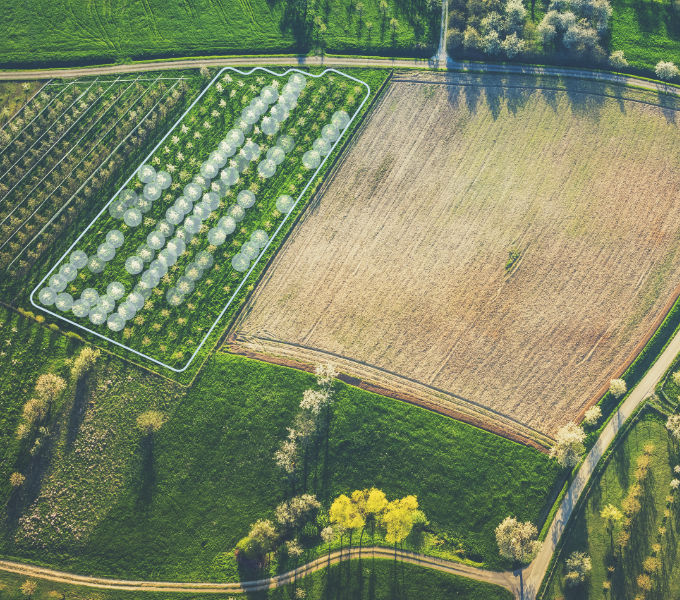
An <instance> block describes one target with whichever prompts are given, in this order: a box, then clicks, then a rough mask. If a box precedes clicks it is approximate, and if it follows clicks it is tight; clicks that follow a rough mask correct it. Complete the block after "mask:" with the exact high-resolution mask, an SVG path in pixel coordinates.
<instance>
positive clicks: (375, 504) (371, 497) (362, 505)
mask: <svg viewBox="0 0 680 600" xmlns="http://www.w3.org/2000/svg"><path fill="white" fill-rule="evenodd" d="M351 499H352V502H353V503H354V504H355V505H356V507H357V510H358V511H359V514H360V515H361V516H362V517H363V518H364V521H365V525H364V529H365V526H366V525H370V526H371V536H372V535H373V534H374V533H375V525H376V523H377V522H378V521H379V520H380V516H381V515H382V513H383V511H384V510H385V507H386V506H387V497H386V496H385V493H384V492H383V491H382V490H379V489H377V488H370V489H365V490H355V491H354V492H352V497H351ZM363 533H364V531H363V530H362V531H361V534H362V537H363Z"/></svg>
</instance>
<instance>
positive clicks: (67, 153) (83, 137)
mask: <svg viewBox="0 0 680 600" xmlns="http://www.w3.org/2000/svg"><path fill="white" fill-rule="evenodd" d="M133 83H134V82H133ZM133 83H131V84H130V85H129V86H128V87H127V89H126V90H125V91H124V92H123V93H122V94H121V95H120V96H119V97H118V98H116V100H115V101H114V102H113V104H111V105H110V106H109V107H108V108H107V109H106V110H104V112H103V113H102V114H101V115H100V116H99V117H98V118H97V119H96V120H95V122H94V123H91V124H90V126H89V127H88V129H87V131H86V132H85V133H83V135H81V136H80V139H79V140H78V141H77V142H75V144H72V145H71V149H70V150H69V151H68V152H66V154H64V155H63V156H62V157H61V158H60V159H59V161H58V162H57V163H56V164H55V165H54V166H53V167H52V168H51V169H50V170H49V171H48V172H47V173H46V174H45V175H43V177H42V179H41V180H40V181H39V182H38V183H36V184H35V185H34V186H33V188H32V189H31V191H30V192H27V193H26V194H22V196H23V198H22V199H21V200H19V201H18V202H17V203H16V204H14V208H12V210H10V211H9V212H8V213H7V215H5V217H4V218H3V219H2V220H0V225H2V224H3V223H5V221H7V219H9V218H10V217H11V216H12V215H13V214H14V213H15V212H16V211H17V210H18V209H19V207H20V206H21V205H22V204H23V203H24V202H25V201H26V200H28V199H29V198H30V196H31V194H32V193H33V192H35V190H36V189H37V188H38V186H39V185H40V184H41V183H42V182H43V181H45V179H47V178H48V177H49V176H50V174H51V173H52V172H53V171H54V170H55V169H56V168H57V167H58V166H59V165H60V164H61V163H62V162H63V161H64V160H65V159H66V158H68V157H69V156H70V155H71V152H73V151H74V150H77V149H78V148H79V147H80V143H81V142H82V141H83V140H84V139H85V138H86V137H87V135H88V134H89V133H90V132H91V131H92V130H93V129H94V127H95V126H96V125H97V123H99V121H101V120H102V119H103V118H104V117H105V116H106V114H107V113H108V112H109V111H110V110H111V109H112V108H113V107H114V106H116V103H117V102H118V100H119V99H120V97H121V96H123V95H124V94H125V93H126V92H127V91H128V90H129V89H130V88H131V87H132V85H133ZM112 87H113V84H111V85H110V86H109V87H107V88H106V90H105V91H104V93H106V92H108V91H109V90H110V89H111V88H112ZM100 99H101V98H100ZM72 172H73V171H71V173H72ZM69 175H70V173H69ZM64 181H65V179H62V180H61V181H60V182H59V184H58V185H57V186H56V187H55V188H54V189H53V190H52V191H51V192H50V194H49V196H47V198H45V200H43V201H42V202H41V203H40V205H39V206H38V208H36V209H35V211H34V212H33V213H32V214H31V216H30V217H28V219H26V221H24V222H23V223H22V224H21V225H20V226H19V227H18V228H17V229H16V230H15V231H14V233H12V235H11V236H10V237H8V238H7V239H6V240H5V241H4V242H3V243H2V244H0V250H2V249H3V248H4V247H5V244H7V242H8V241H9V240H10V239H12V238H13V237H14V236H15V235H16V233H17V232H18V231H19V230H20V229H21V228H22V227H23V226H24V225H25V224H26V222H27V221H28V220H29V219H30V218H31V217H33V215H34V214H35V213H36V212H38V210H40V208H41V207H42V205H43V204H45V202H47V200H48V199H49V198H50V197H51V196H52V194H53V193H54V192H55V190H56V189H57V188H59V186H60V185H61V184H62V183H64Z"/></svg>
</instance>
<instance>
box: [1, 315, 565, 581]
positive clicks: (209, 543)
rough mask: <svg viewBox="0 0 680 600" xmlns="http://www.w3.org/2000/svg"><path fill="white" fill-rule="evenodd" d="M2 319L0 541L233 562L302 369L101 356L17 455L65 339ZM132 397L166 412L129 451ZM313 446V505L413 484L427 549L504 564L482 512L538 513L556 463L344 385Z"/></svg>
mask: <svg viewBox="0 0 680 600" xmlns="http://www.w3.org/2000/svg"><path fill="white" fill-rule="evenodd" d="M2 320H3V321H4V325H3V330H7V328H10V330H11V329H12V328H16V329H17V332H16V333H14V335H13V339H23V340H25V341H23V343H22V344H21V346H22V347H23V348H25V350H24V349H21V350H20V349H19V346H18V345H17V346H16V347H15V346H10V347H9V351H8V352H7V354H6V355H5V356H4V357H2V363H3V365H4V371H3V372H5V373H10V372H12V373H16V372H21V373H23V376H22V381H23V384H22V385H21V386H19V387H17V384H16V383H15V382H16V378H15V377H11V376H9V375H8V376H7V378H6V380H4V381H3V389H2V391H3V394H2V397H3V401H4V402H5V406H4V411H3V414H6V415H7V416H6V417H5V418H4V419H3V421H2V423H1V425H2V431H1V432H0V433H1V435H2V439H3V440H4V445H5V446H6V447H5V448H3V452H4V456H5V460H4V461H3V466H2V468H3V472H2V475H0V476H1V477H2V480H3V484H2V493H3V496H4V502H8V501H9V505H8V510H9V512H8V516H9V518H8V519H7V520H5V521H3V526H2V530H1V536H2V539H1V540H0V551H2V553H3V554H4V555H6V556H13V557H19V558H27V559H30V560H33V561H39V562H41V563H48V564H51V565H55V566H58V567H62V568H67V569H72V570H74V571H78V572H83V573H97V574H102V575H117V576H126V577H144V578H149V577H154V578H168V579H180V580H181V579H184V580H187V579H193V580H196V579H213V580H215V579H216V580H223V579H235V578H237V577H238V573H237V570H236V564H235V561H234V557H233V551H232V549H233V548H234V546H235V544H236V542H237V541H238V539H240V538H241V537H242V536H243V535H244V534H245V533H246V532H247V530H248V527H249V525H250V524H251V523H252V522H253V521H255V520H256V519H258V518H262V517H269V516H271V515H272V513H273V509H274V507H275V506H276V504H277V503H278V502H280V501H281V500H282V499H284V497H285V495H286V493H287V492H289V491H290V490H289V489H287V484H286V483H285V481H284V479H283V478H282V476H281V472H280V471H278V469H277V468H276V467H275V465H274V461H273V459H272V455H273V452H274V450H275V449H276V447H277V444H278V442H279V441H280V440H281V439H282V438H283V437H284V436H285V434H286V427H288V426H290V424H291V422H292V418H293V415H294V412H295V410H296V407H297V404H298V402H299V398H300V395H301V393H302V391H303V390H304V389H306V388H307V387H308V386H310V385H311V384H312V381H313V378H312V377H311V376H310V375H307V374H304V373H300V372H297V371H293V370H289V369H285V368H280V367H275V366H271V365H267V364H264V363H259V362H255V361H250V360H247V359H244V358H240V357H234V356H228V355H225V354H217V355H215V356H214V357H213V358H211V359H210V361H209V362H208V364H207V365H206V367H205V368H204V370H203V371H202V372H201V374H200V375H199V377H198V380H197V382H196V384H195V385H194V386H193V387H192V388H191V389H190V390H189V391H185V390H184V389H182V388H178V387H177V386H176V385H175V384H172V383H170V382H165V381H164V380H161V379H160V378H158V377H156V376H153V375H150V374H146V373H145V372H143V371H141V370H140V369H138V368H136V367H133V366H129V365H128V364H126V363H124V362H122V361H120V360H119V359H117V358H114V357H110V358H105V357H104V356H102V358H101V359H100V361H99V363H98V366H97V368H96V370H95V371H94V372H93V373H92V374H91V375H90V376H89V377H90V378H89V380H88V384H87V386H85V387H83V386H80V387H78V388H74V386H73V384H71V385H70V387H69V388H68V390H67V391H66V392H65V395H64V400H63V406H61V407H60V410H59V411H56V412H55V414H54V415H53V423H52V425H50V431H51V437H50V439H51V446H50V449H49V451H47V452H43V454H42V455H40V456H42V458H39V459H37V460H36V459H33V460H31V459H30V458H26V457H25V454H26V453H25V452H23V453H22V454H21V456H23V457H24V458H21V459H19V458H18V456H19V450H20V447H19V445H18V444H16V443H15V442H14V441H13V440H14V437H13V436H14V432H15V430H16V426H17V422H18V416H19V413H20V408H21V406H22V404H23V403H24V402H25V401H26V400H27V399H28V397H29V394H30V391H31V388H32V382H33V381H34V380H35V378H36V377H37V375H38V374H39V372H40V370H41V366H42V363H41V360H40V357H41V356H44V355H47V354H50V355H52V356H55V357H56V358H55V361H56V362H55V365H54V366H55V368H58V367H59V365H60V364H62V365H64V366H63V369H66V368H67V365H66V364H65V363H64V361H63V357H64V356H65V355H68V354H69V351H68V349H67V348H66V345H67V344H66V339H65V338H63V337H62V336H60V335H58V334H56V333H50V332H48V331H46V330H45V329H44V328H42V327H39V326H37V325H36V324H34V323H33V324H31V323H30V322H29V321H27V320H25V319H23V318H21V317H18V316H15V315H13V314H11V313H7V312H3V317H2ZM51 348H56V349H57V351H51V350H50V349H51ZM59 357H62V358H59ZM57 359H58V360H57ZM10 367H11V369H10ZM148 408H160V409H162V410H164V411H166V412H167V413H168V414H169V415H170V420H169V421H168V423H167V424H166V425H165V426H164V427H163V429H162V430H161V431H160V432H159V434H158V435H157V437H156V441H155V444H154V448H153V460H149V459H148V457H147V458H146V460H145V458H144V455H143V453H142V452H141V448H140V435H139V433H138V432H137V431H136V428H135V425H134V421H135V418H136V416H137V415H138V414H139V413H140V412H142V411H143V410H146V409H148ZM316 453H318V458H317V459H315V460H310V465H315V467H314V468H310V469H309V475H308V477H307V486H306V487H307V489H308V490H310V491H313V492H315V493H317V494H318V496H319V498H320V499H321V500H322V501H323V504H324V506H326V507H328V504H329V500H330V499H331V498H333V497H335V496H336V495H337V494H339V493H342V492H348V491H351V490H353V489H356V488H363V487H367V486H371V485H376V486H378V487H381V488H383V489H384V490H385V492H386V493H387V495H388V497H397V496H403V495H406V494H409V493H414V494H417V496H418V497H419V499H420V503H421V506H422V508H423V510H424V511H425V513H426V514H427V516H428V517H429V519H430V521H431V529H432V532H433V533H432V538H431V541H432V544H433V545H434V546H436V547H437V548H438V551H439V552H440V553H444V554H448V555H452V554H454V553H457V554H459V555H460V556H461V557H467V558H470V559H473V560H478V561H480V562H484V563H486V564H487V565H488V566H490V567H494V568H498V567H505V566H506V565H505V563H504V562H503V561H502V560H500V558H499V557H498V554H497V552H496V549H495V542H494V539H493V529H494V527H495V526H496V524H497V523H498V522H500V521H501V520H502V518H503V517H504V516H506V515H507V514H514V515H517V516H518V517H520V518H522V519H531V520H533V521H534V522H536V523H537V524H538V525H539V526H540V522H541V520H542V518H543V517H544V516H545V512H546V510H547V508H548V507H547V506H546V503H547V502H548V501H549V497H550V495H551V490H552V488H553V486H554V485H555V482H556V479H557V477H558V472H557V469H556V467H555V465H554V463H552V462H551V461H549V460H548V458H547V457H546V456H545V455H543V454H539V453H538V452H536V451H534V450H532V449H529V448H527V447H524V446H521V445H518V444H515V443H513V442H509V441H508V440H505V439H503V438H500V437H497V436H494V435H492V434H489V433H486V432H484V431H481V430H478V429H475V428H473V427H470V426H468V425H464V424H461V423H458V422H456V421H452V420H450V419H447V418H444V417H441V416H439V415H436V414H433V413H429V412H426V411H424V410H421V409H419V408H415V407H413V406H409V405H406V404H403V403H399V402H396V401H394V400H389V399H386V398H382V397H380V396H376V395H374V394H370V393H367V392H364V391H362V390H358V389H356V388H352V387H349V386H345V385H342V386H340V387H339V389H338V393H337V402H336V405H335V412H334V417H333V419H332V421H331V424H330V434H329V441H328V444H327V447H319V448H316V449H314V450H313V454H316ZM27 462H28V463H30V464H27ZM14 470H19V471H21V472H23V473H25V474H28V475H29V480H28V481H27V484H26V485H25V486H24V488H22V490H23V492H22V493H20V494H14V495H11V491H10V487H9V485H8V484H7V483H4V482H7V477H8V474H9V473H10V472H12V471H14ZM311 553H312V554H313V551H311ZM310 555H311V554H310Z"/></svg>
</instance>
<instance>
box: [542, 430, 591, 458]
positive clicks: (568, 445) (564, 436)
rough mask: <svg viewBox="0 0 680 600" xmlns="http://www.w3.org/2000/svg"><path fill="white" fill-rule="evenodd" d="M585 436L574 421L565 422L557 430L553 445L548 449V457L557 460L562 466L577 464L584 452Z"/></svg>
mask: <svg viewBox="0 0 680 600" xmlns="http://www.w3.org/2000/svg"><path fill="white" fill-rule="evenodd" d="M585 438H586V434H585V433H584V432H583V429H581V428H580V427H579V426H578V425H577V424H576V423H567V424H566V425H565V426H564V427H561V428H560V429H559V430H558V432H557V436H556V438H555V445H554V446H553V447H552V448H551V449H550V457H551V458H554V459H555V460H557V462H558V463H559V464H560V466H562V467H573V466H575V465H577V464H578V462H579V460H580V459H581V456H583V453H584V452H585V446H584V445H583V441H584V440H585Z"/></svg>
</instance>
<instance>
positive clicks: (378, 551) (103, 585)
mask: <svg viewBox="0 0 680 600" xmlns="http://www.w3.org/2000/svg"><path fill="white" fill-rule="evenodd" d="M350 558H352V559H356V558H359V548H352V549H351V550H350V549H347V548H345V549H343V550H334V551H333V552H331V554H330V557H329V555H328V554H326V555H324V556H320V557H319V558H317V559H315V560H313V561H311V562H309V563H307V564H304V565H301V566H299V567H297V568H296V569H294V570H292V571H288V572H287V573H282V574H281V575H277V576H276V577H270V578H267V579H258V580H256V581H243V582H239V583H180V582H169V581H133V580H128V579H108V578H102V577H85V576H82V575H72V574H70V573H64V572H62V571H55V570H53V569H46V568H43V567H36V566H33V565H26V564H22V563H16V562H10V561H5V560H2V561H0V569H1V570H3V571H7V572H9V573H15V574H18V575H21V576H25V577H35V578H37V579H45V580H47V581H54V582H58V583H66V584H72V585H81V586H85V587H90V588H98V589H104V590H122V591H134V592H140V591H146V592H177V593H193V594H196V593H203V594H225V593H232V594H233V593H245V592H257V591H262V590H268V589H273V588H277V587H281V586H284V585H286V584H288V583H291V582H293V581H295V580H297V579H299V578H301V577H304V576H306V575H309V574H310V573H314V572H315V571H319V570H321V569H324V568H326V567H327V566H328V565H329V564H336V563H338V562H340V561H343V560H348V559H350ZM361 558H362V559H365V560H369V559H372V558H378V559H385V560H395V559H396V560H399V562H405V563H410V564H413V565H418V566H421V567H427V568H429V569H435V570H437V571H442V572H443V573H449V574H452V575H460V576H463V577H469V578H471V579H476V580H478V581H484V582H486V583H492V584H496V585H499V586H502V587H504V588H506V589H509V590H511V591H514V588H515V582H514V577H513V576H512V574H511V573H499V572H495V571H485V570H483V569H476V568H474V567H469V566H467V565H464V564H461V563H456V562H453V561H449V560H444V559H441V558H434V557H431V556H425V555H423V554H416V553H415V552H409V551H406V550H397V551H396V552H395V550H394V549H390V548H380V547H377V546H376V547H367V548H362V549H361Z"/></svg>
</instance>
